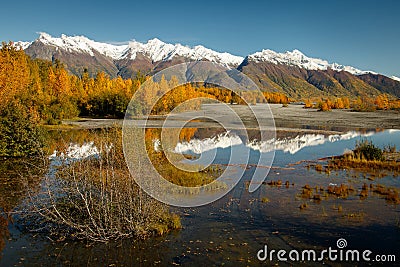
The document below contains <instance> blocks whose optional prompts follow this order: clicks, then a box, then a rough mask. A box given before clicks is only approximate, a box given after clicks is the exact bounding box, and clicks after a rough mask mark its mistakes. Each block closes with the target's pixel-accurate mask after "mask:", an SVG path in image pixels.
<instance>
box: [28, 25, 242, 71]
mask: <svg viewBox="0 0 400 267" xmlns="http://www.w3.org/2000/svg"><path fill="white" fill-rule="evenodd" d="M36 41H37V42H41V43H43V44H45V45H50V46H54V47H56V48H58V49H63V50H65V51H68V52H77V53H86V54H89V55H90V56H93V55H94V52H95V51H97V52H99V53H100V54H103V55H105V56H107V57H110V58H112V59H115V60H119V59H131V60H134V59H135V58H136V54H137V53H141V54H143V55H146V56H148V57H149V58H150V59H151V60H152V61H153V62H158V61H168V60H171V59H172V58H173V57H175V56H182V57H186V58H189V59H191V60H204V59H205V60H209V61H212V62H216V63H219V64H222V65H225V66H227V67H236V66H237V65H239V64H240V63H241V62H242V61H243V57H239V56H234V55H231V54H229V53H219V52H216V51H213V50H211V49H208V48H205V47H203V46H201V45H198V46H195V47H194V48H191V47H188V46H183V45H181V44H169V43H165V42H163V41H161V40H159V39H157V38H154V39H151V40H149V41H147V43H140V42H137V41H131V42H129V44H127V45H112V44H107V43H101V42H96V41H93V40H90V39H88V38H87V37H85V36H66V35H64V34H62V35H61V37H52V36H51V35H49V34H47V33H43V32H42V33H40V36H39V38H38V39H37V40H36ZM28 46H29V45H28Z"/></svg>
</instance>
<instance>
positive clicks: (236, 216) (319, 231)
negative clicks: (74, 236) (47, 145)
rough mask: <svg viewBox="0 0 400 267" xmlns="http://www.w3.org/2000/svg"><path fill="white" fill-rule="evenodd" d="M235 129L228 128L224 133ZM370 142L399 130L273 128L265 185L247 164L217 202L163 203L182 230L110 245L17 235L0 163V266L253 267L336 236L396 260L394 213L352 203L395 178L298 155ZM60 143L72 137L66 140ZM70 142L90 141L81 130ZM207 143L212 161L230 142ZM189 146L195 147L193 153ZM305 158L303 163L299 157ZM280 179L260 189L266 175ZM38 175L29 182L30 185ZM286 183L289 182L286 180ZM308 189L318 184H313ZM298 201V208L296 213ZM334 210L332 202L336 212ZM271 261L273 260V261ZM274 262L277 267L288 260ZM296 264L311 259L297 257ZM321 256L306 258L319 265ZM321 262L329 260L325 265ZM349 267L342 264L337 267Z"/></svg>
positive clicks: (392, 208) (15, 194)
mask: <svg viewBox="0 0 400 267" xmlns="http://www.w3.org/2000/svg"><path fill="white" fill-rule="evenodd" d="M219 134H223V131H221V130H219V129H202V130H198V131H196V132H193V133H191V134H190V138H186V139H185V138H183V140H182V141H181V145H182V146H181V148H182V147H184V148H185V150H184V151H185V153H192V154H194V155H195V154H196V153H195V152H194V151H193V144H194V143H193V142H192V143H190V142H191V140H195V139H196V140H197V142H198V141H201V140H205V139H207V138H213V137H215V136H218V135H219ZM232 134H234V133H232ZM363 137H364V138H365V137H367V138H369V139H371V140H372V141H373V142H374V143H376V144H377V145H379V146H381V147H383V146H385V145H388V144H391V145H396V146H397V147H400V131H383V132H377V133H376V132H364V133H356V132H350V133H347V134H342V135H323V134H309V135H303V134H302V135H296V134H293V133H288V134H286V135H285V133H280V134H279V135H278V136H277V140H276V141H275V143H274V146H275V147H276V148H277V149H278V150H277V151H276V155H275V160H274V168H272V169H271V171H270V173H269V175H268V178H267V181H266V182H265V183H263V184H262V185H261V186H260V188H259V189H258V190H257V191H256V192H254V193H249V192H248V190H247V186H248V181H249V180H250V179H251V175H252V173H253V172H254V171H255V169H256V167H255V166H252V167H250V168H246V171H245V174H244V177H243V178H242V180H241V181H240V182H239V184H238V185H237V186H236V187H235V188H234V189H233V190H232V191H231V192H229V193H228V194H227V195H226V196H225V197H223V198H222V199H220V200H218V201H216V202H214V203H212V204H209V205H207V206H202V207H199V208H172V209H173V211H174V212H176V213H178V214H179V215H180V216H181V218H182V224H183V229H182V230H180V231H174V232H171V233H170V234H168V235H165V236H162V237H154V238H150V239H148V240H144V241H135V240H119V241H115V242H109V243H100V244H99V243H95V244H93V243H87V242H84V241H62V242H56V241H52V240H49V239H48V238H47V237H46V236H43V235H39V234H34V233H26V232H23V231H21V230H20V227H19V226H18V225H16V224H13V223H12V222H10V221H9V220H8V219H7V216H6V214H7V211H11V210H13V209H14V208H15V207H16V206H18V205H19V204H21V202H22V201H23V199H24V197H26V191H25V189H24V188H26V186H25V184H24V181H22V180H21V179H20V177H19V176H18V175H16V174H17V173H18V172H15V171H14V170H15V168H14V167H15V166H14V163H11V162H7V161H5V162H2V165H1V168H2V172H1V173H2V175H1V177H0V179H1V186H0V192H1V194H0V204H1V207H2V211H3V212H2V214H3V215H2V216H1V217H0V250H2V252H1V254H0V255H1V256H0V257H1V258H0V265H1V266H12V265H17V266H29V265H32V266H35V265H46V266H53V265H66V266H82V265H86V266H97V265H103V266H153V265H156V266H170V265H183V266H191V265H192V266H193V265H195V266H212V265H216V266H220V265H226V266H258V265H262V264H265V263H271V262H260V261H258V259H257V257H256V255H257V252H258V251H259V250H260V249H262V248H263V247H264V245H268V248H269V249H275V250H279V249H285V250H291V249H297V250H301V249H315V250H316V251H322V250H323V249H327V248H328V247H332V248H336V241H337V240H338V239H339V238H345V239H346V240H347V243H348V248H349V249H358V250H360V251H362V250H364V249H369V250H371V251H373V253H374V254H377V253H381V254H395V255H396V258H397V259H400V255H399V254H398V247H399V246H400V221H399V220H400V209H399V206H398V205H394V204H390V203H388V202H386V201H385V200H384V199H383V198H382V197H381V196H379V195H374V194H370V195H369V196H368V198H366V199H361V198H360V196H359V192H360V190H361V188H362V186H363V184H364V183H368V184H371V183H372V184H378V183H379V184H382V185H385V186H391V187H393V188H400V181H399V177H398V176H393V175H391V174H389V173H388V174H387V175H386V176H384V177H381V178H379V179H376V180H372V179H368V177H364V175H363V174H362V173H355V172H351V171H349V170H340V171H337V172H332V173H330V174H327V173H324V172H318V171H315V170H314V169H307V168H306V165H307V161H309V160H311V161H314V162H318V163H319V164H326V161H324V160H320V161H319V159H320V158H324V157H327V156H332V155H339V154H342V153H343V152H344V151H345V150H346V149H351V148H353V147H354V144H355V140H359V139H360V138H363ZM68 138H70V139H69V140H73V138H72V137H68ZM77 140H78V141H76V142H77V143H82V142H84V141H88V140H90V136H89V135H87V132H84V133H83V134H82V135H81V136H80V137H79V138H78V139H77ZM217 142H218V140H217V139H215V143H214V146H213V143H212V142H210V140H208V141H207V144H208V147H206V146H202V147H203V150H202V151H201V152H202V153H205V154H207V153H208V152H210V151H212V150H214V149H215V150H217V153H216V158H215V161H216V162H218V163H222V164H223V163H224V160H225V156H226V155H227V154H228V152H229V150H230V148H229V147H221V146H219V145H218V144H217ZM238 146H241V148H242V149H250V150H251V151H250V153H251V157H250V162H249V164H250V165H251V164H253V163H257V158H258V155H259V154H260V153H265V152H266V151H268V150H269V149H270V148H271V147H270V146H269V145H268V144H261V143H257V142H252V143H251V145H249V143H246V142H243V143H242V144H238ZM197 152H198V151H197ZM303 161H305V162H303ZM279 180H280V181H281V182H282V184H281V185H279V186H277V185H273V184H271V185H269V184H268V182H270V181H279ZM39 181H40V179H37V180H35V179H32V181H30V183H31V186H33V187H35V186H38V185H39V183H40V182H39ZM286 181H288V184H287V185H286ZM306 184H307V185H309V186H310V187H311V188H312V190H314V187H315V186H318V187H322V188H325V189H326V188H327V187H328V186H329V185H333V184H336V185H340V184H347V185H351V186H352V187H353V188H354V193H352V194H350V195H348V196H346V197H343V198H342V197H334V196H331V195H325V196H322V200H317V199H312V198H304V197H302V196H301V192H302V189H303V187H304V186H305V185H306ZM315 190H317V189H315ZM321 195H322V194H321ZM302 204H306V206H307V208H305V209H300V208H299V207H300V206H301V205H302ZM339 207H340V208H339ZM274 263H278V262H274ZM293 264H294V263H293V262H288V263H285V262H279V265H293ZM302 264H303V265H314V263H312V262H303V263H302ZM321 264H322V262H319V263H315V265H321ZM327 264H328V265H331V264H332V265H337V263H332V262H327ZM346 264H348V265H354V263H351V262H347V263H344V265H346Z"/></svg>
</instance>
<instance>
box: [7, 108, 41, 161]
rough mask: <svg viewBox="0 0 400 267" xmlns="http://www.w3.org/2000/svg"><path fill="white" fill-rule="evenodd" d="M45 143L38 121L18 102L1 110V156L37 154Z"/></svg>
mask: <svg viewBox="0 0 400 267" xmlns="http://www.w3.org/2000/svg"><path fill="white" fill-rule="evenodd" d="M43 143H44V133H43V131H42V130H41V129H40V128H39V127H38V122H37V120H35V118H34V117H33V116H32V114H29V113H28V111H27V108H26V107H24V106H22V104H20V103H18V102H11V103H9V104H8V105H7V106H6V107H3V108H2V110H1V111H0V156H8V157H24V156H32V155H36V154H38V153H39V152H40V151H41V148H42V147H43Z"/></svg>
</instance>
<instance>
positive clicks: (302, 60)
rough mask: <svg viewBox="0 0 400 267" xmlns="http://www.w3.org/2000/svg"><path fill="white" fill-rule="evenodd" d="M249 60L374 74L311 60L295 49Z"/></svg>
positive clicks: (304, 67) (264, 51)
mask: <svg viewBox="0 0 400 267" xmlns="http://www.w3.org/2000/svg"><path fill="white" fill-rule="evenodd" d="M248 59H249V60H251V61H254V62H271V63H274V64H284V65H290V66H297V67H300V68H303V69H307V70H327V69H332V70H335V71H347V72H349V73H351V74H354V75H361V74H367V73H372V74H376V73H374V72H372V71H363V70H359V69H356V68H354V67H351V66H344V65H340V64H337V63H329V62H328V61H326V60H323V59H319V58H311V57H307V56H306V55H304V54H303V53H302V52H301V51H299V50H297V49H295V50H293V51H287V52H285V53H278V52H275V51H272V50H269V49H267V50H262V51H261V52H256V53H254V54H251V55H249V56H248Z"/></svg>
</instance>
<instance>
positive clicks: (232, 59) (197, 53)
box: [120, 38, 243, 67]
mask: <svg viewBox="0 0 400 267" xmlns="http://www.w3.org/2000/svg"><path fill="white" fill-rule="evenodd" d="M137 53H142V54H144V55H147V56H148V57H149V58H150V59H151V60H152V61H153V62H158V61H168V60H172V59H173V58H174V57H175V56H181V57H185V58H189V59H191V60H204V59H205V60H209V61H212V62H216V63H219V64H222V65H225V66H227V67H233V66H235V67H236V66H238V65H239V64H240V63H241V62H242V61H243V57H239V56H234V55H231V54H229V53H220V52H216V51H213V50H211V49H208V48H205V47H204V46H201V45H197V46H195V47H193V48H191V47H188V46H183V45H181V44H179V43H178V44H168V43H164V42H163V41H161V40H159V39H157V38H154V39H151V40H149V41H148V42H147V43H145V44H142V43H139V42H136V41H133V42H130V43H129V50H128V51H125V52H124V54H123V55H122V56H121V57H120V58H125V57H126V56H128V54H129V55H130V59H132V60H133V59H135V57H136V54H137Z"/></svg>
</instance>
